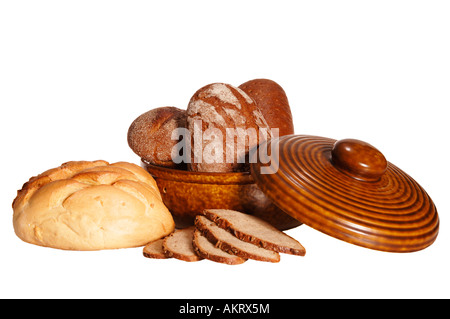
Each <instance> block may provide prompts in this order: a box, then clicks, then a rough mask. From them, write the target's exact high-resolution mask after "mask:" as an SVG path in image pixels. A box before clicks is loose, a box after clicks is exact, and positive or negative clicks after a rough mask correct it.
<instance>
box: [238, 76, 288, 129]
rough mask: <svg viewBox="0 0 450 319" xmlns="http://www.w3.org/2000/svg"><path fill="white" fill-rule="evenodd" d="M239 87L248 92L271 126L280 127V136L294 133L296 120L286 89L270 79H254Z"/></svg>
mask: <svg viewBox="0 0 450 319" xmlns="http://www.w3.org/2000/svg"><path fill="white" fill-rule="evenodd" d="M239 88H240V89H241V90H242V91H244V92H245V93H247V94H248V95H249V96H250V97H251V98H252V99H253V100H255V102H256V105H257V106H258V108H259V109H260V110H261V112H262V114H263V115H264V117H265V119H266V121H267V124H268V125H269V126H270V128H278V129H279V136H283V135H289V134H294V122H293V120H292V112H291V108H290V106H289V101H288V98H287V96H286V93H285V92H284V89H283V88H282V87H281V86H280V85H279V84H278V83H276V82H275V81H272V80H269V79H254V80H250V81H247V82H245V83H242V84H241V85H239Z"/></svg>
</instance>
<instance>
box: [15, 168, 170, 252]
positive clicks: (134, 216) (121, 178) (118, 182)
mask: <svg viewBox="0 0 450 319" xmlns="http://www.w3.org/2000/svg"><path fill="white" fill-rule="evenodd" d="M13 210H14V216H13V224H14V230H15V232H16V235H17V236H18V237H19V238H20V239H22V240H23V241H25V242H28V243H32V244H35V245H40V246H46V247H52V248H59V249H67V250H100V249H115V248H127V247H138V246H143V245H145V244H147V243H148V242H151V241H153V240H157V239H159V238H162V237H164V236H166V235H168V234H170V233H171V232H172V231H173V230H174V228H175V223H174V221H173V218H172V215H171V214H170V212H169V210H168V209H167V207H166V206H165V205H164V204H163V202H162V199H161V194H160V192H159V190H158V187H157V185H156V182H155V180H154V179H153V177H152V176H151V175H150V174H149V173H148V172H147V171H145V170H144V169H143V168H141V167H139V166H137V165H135V164H131V163H126V162H118V163H114V164H109V163H108V162H105V161H93V162H89V161H76V162H75V161H74V162H67V163H64V164H62V165H61V166H60V167H57V168H53V169H50V170H48V171H45V172H44V173H42V174H40V175H38V176H35V177H32V178H31V179H30V180H29V181H28V182H27V183H25V184H24V185H23V187H22V189H21V190H19V191H18V193H17V197H16V199H15V200H14V202H13Z"/></svg>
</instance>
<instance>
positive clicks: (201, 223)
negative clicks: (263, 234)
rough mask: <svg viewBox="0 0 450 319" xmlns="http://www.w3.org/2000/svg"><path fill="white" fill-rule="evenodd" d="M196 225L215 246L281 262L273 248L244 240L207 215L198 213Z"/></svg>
mask: <svg viewBox="0 0 450 319" xmlns="http://www.w3.org/2000/svg"><path fill="white" fill-rule="evenodd" d="M195 227H196V228H197V230H198V231H200V232H201V233H202V235H203V236H205V237H206V238H207V239H208V240H209V241H210V242H211V243H213V244H214V246H216V247H218V248H220V249H221V250H223V251H226V252H228V253H230V254H233V255H236V256H239V257H242V258H245V259H254V260H259V261H268V262H279V261H280V255H279V254H278V253H277V252H275V251H272V250H267V249H264V248H261V247H258V246H256V245H254V244H251V243H248V242H245V241H242V240H240V239H238V238H237V237H235V236H234V235H233V234H231V233H230V232H228V231H226V230H225V229H223V228H220V227H219V226H217V225H216V224H215V223H214V222H212V221H210V220H209V219H207V218H206V217H205V216H201V215H197V217H196V219H195Z"/></svg>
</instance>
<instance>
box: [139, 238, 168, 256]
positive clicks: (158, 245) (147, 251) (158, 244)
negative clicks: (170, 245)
mask: <svg viewBox="0 0 450 319" xmlns="http://www.w3.org/2000/svg"><path fill="white" fill-rule="evenodd" d="M163 241H164V238H161V239H158V240H155V241H152V242H151V243H148V244H147V245H145V247H144V250H143V253H144V256H145V257H147V258H156V259H166V258H169V257H168V256H167V255H166V254H165V253H164V250H163Z"/></svg>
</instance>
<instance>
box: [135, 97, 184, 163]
mask: <svg viewBox="0 0 450 319" xmlns="http://www.w3.org/2000/svg"><path fill="white" fill-rule="evenodd" d="M185 126H186V111H184V110H181V109H178V108H176V107H172V106H166V107H159V108H156V109H152V110H150V111H148V112H146V113H144V114H141V115H140V116H139V117H137V118H136V119H135V120H134V121H133V123H131V125H130V127H129V129H128V145H129V146H130V148H131V149H132V150H133V151H134V152H135V153H136V154H137V155H139V156H140V157H141V158H142V159H144V160H145V161H148V162H149V163H150V164H154V165H158V166H164V167H171V168H177V169H182V168H183V165H184V166H185V164H184V163H181V164H176V163H174V161H173V160H172V152H173V150H174V146H175V145H176V144H177V143H178V142H179V141H178V140H176V139H175V140H172V132H173V131H174V130H175V129H177V128H184V127H185ZM177 137H178V136H177Z"/></svg>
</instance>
